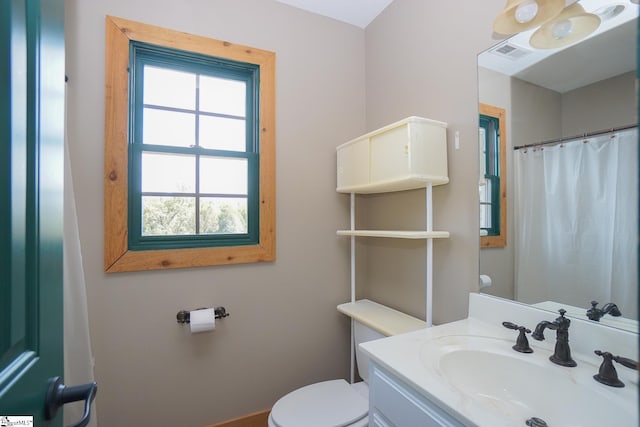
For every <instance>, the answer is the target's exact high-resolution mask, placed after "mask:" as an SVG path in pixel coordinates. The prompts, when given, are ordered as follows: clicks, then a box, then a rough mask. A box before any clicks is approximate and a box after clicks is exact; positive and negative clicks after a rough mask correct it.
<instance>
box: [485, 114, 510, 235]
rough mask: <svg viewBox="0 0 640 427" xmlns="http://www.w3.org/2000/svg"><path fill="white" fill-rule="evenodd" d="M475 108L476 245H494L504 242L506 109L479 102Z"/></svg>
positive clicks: (505, 231)
mask: <svg viewBox="0 0 640 427" xmlns="http://www.w3.org/2000/svg"><path fill="white" fill-rule="evenodd" d="M479 110H480V128H479V131H480V133H479V138H480V141H479V146H478V150H479V152H480V162H479V164H478V167H479V170H480V174H479V181H480V182H479V184H478V188H479V195H480V246H481V247H483V248H498V247H504V245H506V243H507V210H506V206H507V188H506V176H505V174H506V157H505V155H506V150H507V148H506V146H507V145H506V144H507V125H506V113H505V110H504V108H498V107H494V106H493V105H487V104H482V103H481V104H480V106H479Z"/></svg>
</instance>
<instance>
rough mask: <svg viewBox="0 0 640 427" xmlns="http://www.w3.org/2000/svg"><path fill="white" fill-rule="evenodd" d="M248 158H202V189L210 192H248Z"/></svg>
mask: <svg viewBox="0 0 640 427" xmlns="http://www.w3.org/2000/svg"><path fill="white" fill-rule="evenodd" d="M247 166H248V165H247V159H237V158H224V157H201V158H200V191H201V192H202V193H208V194H230V195H231V194H234V195H238V194H242V195H246V194H248V185H247V184H248V183H247V179H248V175H247V174H248V169H247Z"/></svg>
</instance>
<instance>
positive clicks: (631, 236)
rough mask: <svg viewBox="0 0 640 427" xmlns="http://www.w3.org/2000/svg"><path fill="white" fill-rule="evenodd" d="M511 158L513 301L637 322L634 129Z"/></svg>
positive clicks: (549, 147)
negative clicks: (600, 311) (614, 314)
mask: <svg viewBox="0 0 640 427" xmlns="http://www.w3.org/2000/svg"><path fill="white" fill-rule="evenodd" d="M585 141H587V142H585ZM514 156H515V158H514V176H515V188H514V192H515V196H516V197H515V205H514V209H515V215H514V218H515V219H514V225H515V257H516V266H515V275H516V289H515V292H516V298H517V300H518V301H522V302H526V303H536V302H542V301H555V302H560V303H563V304H570V305H573V306H576V307H584V308H585V309H586V308H588V307H590V302H591V301H592V300H596V301H598V302H600V304H601V305H602V304H605V303H608V302H614V303H616V304H617V305H618V306H619V307H620V310H621V311H622V315H623V316H624V317H629V318H636V319H637V315H638V308H637V300H638V297H637V295H638V285H637V284H638V129H637V128H633V129H629V130H624V131H618V132H613V133H607V134H604V135H599V136H594V137H589V138H587V139H584V138H580V139H576V140H572V141H567V142H563V143H562V144H560V145H555V146H545V147H544V148H543V149H541V147H537V148H535V149H533V148H528V149H520V150H517V151H515V153H514Z"/></svg>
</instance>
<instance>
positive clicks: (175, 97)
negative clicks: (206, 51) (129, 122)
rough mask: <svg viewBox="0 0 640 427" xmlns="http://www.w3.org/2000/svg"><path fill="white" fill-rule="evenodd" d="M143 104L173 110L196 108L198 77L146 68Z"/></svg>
mask: <svg viewBox="0 0 640 427" xmlns="http://www.w3.org/2000/svg"><path fill="white" fill-rule="evenodd" d="M143 75H144V86H143V93H144V95H143V103H144V104H146V105H157V106H163V107H171V108H182V109H188V110H193V109H195V108H196V75H195V74H193V73H187V72H183V71H175V70H171V69H168V68H160V67H155V66H152V65H145V66H144V74H143Z"/></svg>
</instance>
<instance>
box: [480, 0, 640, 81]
mask: <svg viewBox="0 0 640 427" xmlns="http://www.w3.org/2000/svg"><path fill="white" fill-rule="evenodd" d="M580 4H581V5H582V6H583V7H584V9H585V10H586V11H587V12H590V13H596V14H598V11H600V10H603V9H604V8H606V7H607V6H610V5H616V4H619V5H624V6H625V8H624V11H623V12H622V13H621V14H619V15H617V16H615V17H614V18H611V19H604V18H603V19H602V21H601V23H600V26H599V27H598V29H597V30H596V31H595V32H594V33H593V34H591V35H590V36H588V37H587V38H585V39H584V40H582V41H580V42H577V43H575V44H573V45H569V46H567V47H564V48H556V49H535V48H533V47H531V45H530V44H529V38H530V37H531V35H532V34H533V32H535V30H536V29H532V30H528V31H524V32H522V33H519V34H516V35H514V36H512V37H510V38H508V39H507V40H504V41H502V42H500V43H498V44H497V45H496V46H493V47H491V48H489V49H488V50H486V51H484V52H482V53H480V55H478V65H479V66H481V67H484V68H488V69H491V70H494V71H497V72H499V73H501V74H505V75H507V76H515V77H518V78H520V79H522V80H526V81H528V82H531V83H533V84H536V85H538V86H542V87H546V88H549V89H551V90H554V91H556V92H559V93H564V92H567V91H570V90H573V89H575V88H578V87H581V86H583V85H586V84H588V83H593V82H596V81H600V80H604V79H606V78H609V77H613V76H617V75H619V74H622V73H625V72H628V71H630V70H635V68H636V55H637V50H636V38H637V35H636V34H637V18H638V5H637V4H634V3H631V2H630V1H629V0H580Z"/></svg>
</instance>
